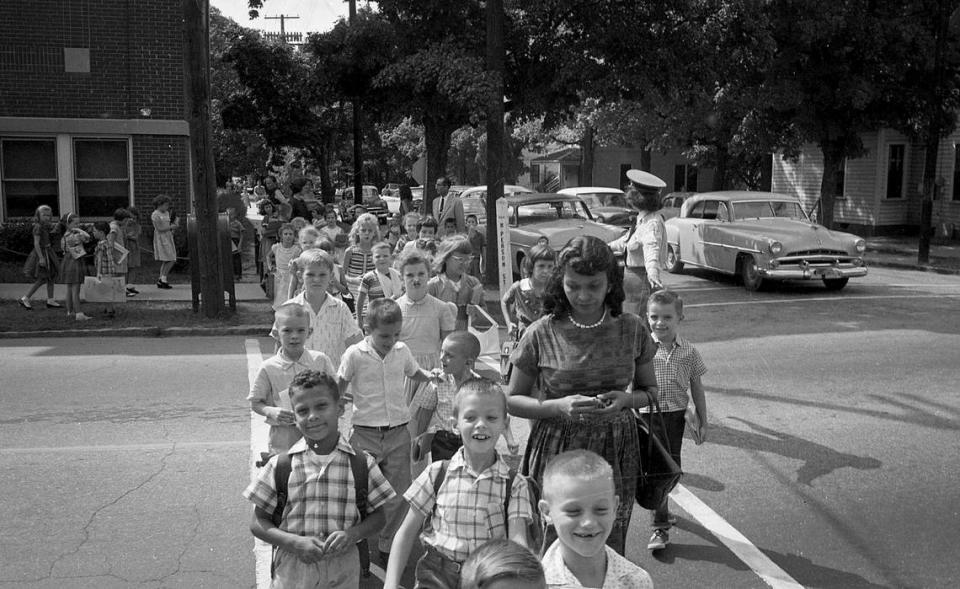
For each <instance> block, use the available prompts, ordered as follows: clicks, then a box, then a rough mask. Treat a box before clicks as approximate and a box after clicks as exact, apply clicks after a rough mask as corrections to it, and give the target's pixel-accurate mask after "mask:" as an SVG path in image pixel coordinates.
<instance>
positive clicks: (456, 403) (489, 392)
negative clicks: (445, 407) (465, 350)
mask: <svg viewBox="0 0 960 589" xmlns="http://www.w3.org/2000/svg"><path fill="white" fill-rule="evenodd" d="M469 395H477V396H478V397H493V398H495V399H497V400H498V401H502V402H503V415H504V417H506V415H507V396H506V395H505V394H504V393H503V389H502V388H500V385H498V384H497V383H495V382H493V381H492V380H490V379H487V378H483V377H480V378H470V379H467V380H465V381H464V382H463V384H461V385H460V388H458V389H457V394H456V395H455V396H454V397H453V414H454V415H459V414H460V403H461V402H463V399H464V398H465V397H467V396H469Z"/></svg>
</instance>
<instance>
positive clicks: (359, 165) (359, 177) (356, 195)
mask: <svg viewBox="0 0 960 589" xmlns="http://www.w3.org/2000/svg"><path fill="white" fill-rule="evenodd" d="M349 14H350V21H349V22H350V24H351V25H354V24H356V22H357V0H350V13H349ZM362 114H363V113H362V109H361V108H360V97H359V96H354V97H353V202H355V203H356V204H360V203H362V202H363V130H362V129H361V128H360V127H361V125H360V122H361V116H362Z"/></svg>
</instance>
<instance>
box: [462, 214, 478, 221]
mask: <svg viewBox="0 0 960 589" xmlns="http://www.w3.org/2000/svg"><path fill="white" fill-rule="evenodd" d="M470 219H473V220H474V221H476V222H477V223H480V219H479V218H478V217H477V216H476V215H474V214H473V213H470V214H469V215H467V218H466V219H465V220H466V221H469V220H470Z"/></svg>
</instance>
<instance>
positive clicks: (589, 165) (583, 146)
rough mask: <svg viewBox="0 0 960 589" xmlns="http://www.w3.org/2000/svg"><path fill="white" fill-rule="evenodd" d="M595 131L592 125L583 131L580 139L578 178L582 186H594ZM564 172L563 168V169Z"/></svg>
mask: <svg viewBox="0 0 960 589" xmlns="http://www.w3.org/2000/svg"><path fill="white" fill-rule="evenodd" d="M593 137H594V129H593V127H591V126H590V125H587V127H586V128H585V129H584V130H583V138H582V139H580V174H579V178H577V180H578V182H579V184H580V186H593V162H594V159H595V158H594V149H593V148H594V143H595V142H594V140H593ZM561 172H562V167H561Z"/></svg>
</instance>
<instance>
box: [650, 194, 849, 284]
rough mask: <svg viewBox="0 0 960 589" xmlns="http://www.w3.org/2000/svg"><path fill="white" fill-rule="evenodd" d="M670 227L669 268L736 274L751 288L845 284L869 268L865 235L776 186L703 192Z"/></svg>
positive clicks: (689, 203)
mask: <svg viewBox="0 0 960 589" xmlns="http://www.w3.org/2000/svg"><path fill="white" fill-rule="evenodd" d="M666 227H667V247H668V250H667V270H668V271H670V272H673V273H679V272H681V271H682V270H683V267H684V266H685V265H689V266H696V267H698V268H706V269H709V270H715V271H717V272H722V273H724V274H733V275H737V276H739V277H740V278H741V280H742V281H743V286H744V287H745V288H746V289H747V290H758V289H760V288H761V287H762V286H763V285H764V284H766V283H767V282H768V281H773V280H822V281H823V284H824V286H826V287H827V288H828V289H829V290H840V289H842V288H843V287H844V286H846V285H847V282H848V281H849V280H850V279H851V278H856V277H859V276H865V275H866V274H867V267H866V266H865V265H864V261H863V252H864V251H865V250H866V242H865V241H864V240H863V239H861V238H860V237H857V236H856V235H853V234H850V233H844V232H841V231H832V230H829V229H827V228H826V227H823V226H822V225H817V224H816V223H813V222H812V221H810V219H809V218H808V217H807V214H806V213H805V212H804V210H803V207H802V206H801V204H800V201H799V200H798V199H796V198H794V197H792V196H787V195H784V194H775V193H770V192H747V191H724V192H703V193H700V194H696V195H694V196H691V197H689V198H688V199H687V200H686V201H685V202H684V204H683V207H682V208H681V212H680V216H679V217H674V218H673V219H669V220H667V222H666Z"/></svg>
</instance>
